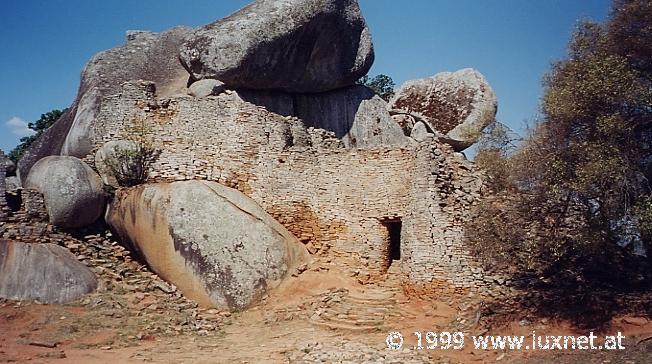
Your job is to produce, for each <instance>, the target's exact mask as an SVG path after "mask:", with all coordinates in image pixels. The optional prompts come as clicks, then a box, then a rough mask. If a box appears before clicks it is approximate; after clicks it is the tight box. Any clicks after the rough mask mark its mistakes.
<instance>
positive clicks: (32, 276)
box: [0, 240, 97, 303]
mask: <svg viewBox="0 0 652 364" xmlns="http://www.w3.org/2000/svg"><path fill="white" fill-rule="evenodd" d="M0 272H2V274H0V297H2V298H6V299H12V300H38V301H40V302H42V303H68V302H71V301H74V300H76V299H78V298H80V297H82V296H83V295H85V294H87V293H91V292H93V291H95V289H96V288H97V280H96V278H95V274H93V272H91V271H90V269H88V267H86V266H85V265H84V264H82V263H80V262H79V261H78V260H77V259H76V258H75V256H74V255H72V253H70V252H69V251H68V250H67V249H65V248H63V247H60V246H58V245H55V244H27V243H21V242H14V241H6V240H0Z"/></svg>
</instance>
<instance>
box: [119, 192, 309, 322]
mask: <svg viewBox="0 0 652 364" xmlns="http://www.w3.org/2000/svg"><path fill="white" fill-rule="evenodd" d="M107 222H108V223H109V224H110V225H111V227H112V228H113V229H114V230H115V231H116V232H117V233H118V235H119V236H120V237H121V238H122V239H123V240H124V241H125V242H128V243H129V244H131V245H132V248H133V249H134V250H135V251H137V252H138V253H139V254H141V255H142V256H143V257H144V259H145V260H146V261H147V263H148V264H149V265H150V267H151V268H152V269H153V270H154V271H155V272H156V273H157V274H158V275H159V276H161V277H162V278H163V279H165V280H167V281H168V282H170V283H173V284H174V285H176V286H177V287H178V288H179V289H180V290H181V291H182V292H183V293H184V295H186V296H187V297H189V298H191V299H193V300H195V301H197V302H198V303H200V304H202V305H204V306H217V307H223V308H229V309H235V310H238V309H243V308H246V307H247V306H249V305H250V304H252V303H254V302H256V301H257V300H258V299H259V298H260V297H262V295H263V294H264V292H265V291H267V290H268V289H269V288H272V287H275V286H276V285H277V284H278V283H279V282H280V281H281V279H283V278H284V277H285V276H286V275H287V274H288V273H289V272H290V273H291V269H292V268H293V267H295V266H296V265H298V264H299V263H300V262H302V261H304V260H305V259H306V258H307V252H306V250H305V247H304V246H303V245H302V244H301V243H300V242H299V241H298V240H297V239H296V238H295V237H294V236H292V234H290V233H289V232H288V231H287V230H286V229H285V228H284V227H283V226H282V225H280V224H279V223H278V222H277V221H276V220H274V219H273V218H272V217H271V216H269V215H268V214H267V213H266V212H265V211H264V210H263V209H262V208H260V207H259V206H258V205H257V204H256V203H255V202H254V201H253V200H251V199H250V198H248V197H246V196H245V195H243V194H241V193H240V192H238V191H237V190H233V189H230V188H227V187H225V186H222V185H220V184H217V183H214V182H206V181H187V182H175V183H170V184H166V183H159V184H152V185H145V186H140V187H137V188H134V189H130V190H126V191H123V192H121V193H119V194H118V195H117V196H116V198H115V200H114V202H113V203H112V204H111V207H110V208H109V211H108V213H107Z"/></svg>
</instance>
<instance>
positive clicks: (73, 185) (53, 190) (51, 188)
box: [25, 156, 106, 228]
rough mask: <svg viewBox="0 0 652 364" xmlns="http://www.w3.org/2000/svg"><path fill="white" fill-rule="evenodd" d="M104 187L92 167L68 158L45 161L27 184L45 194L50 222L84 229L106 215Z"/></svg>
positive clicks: (32, 172)
mask: <svg viewBox="0 0 652 364" xmlns="http://www.w3.org/2000/svg"><path fill="white" fill-rule="evenodd" d="M103 187H104V186H103V184H102V180H101V179H100V177H99V176H98V175H97V173H95V171H93V170H92V169H91V167H89V166H88V165H87V164H86V163H84V162H83V161H81V160H80V159H77V158H75V157H66V156H51V157H45V158H43V159H41V160H40V161H38V162H37V163H36V164H35V165H34V167H32V169H31V171H30V172H29V175H28V176H27V181H26V182H25V188H30V189H35V190H37V191H39V192H40V193H42V194H43V197H44V199H45V205H46V208H47V211H48V216H49V217H50V223H51V224H53V225H56V226H59V227H62V228H78V227H83V226H86V225H89V224H91V223H93V222H95V220H97V219H98V218H99V217H100V216H102V214H103V212H104V208H105V200H106V197H105V194H104V190H103Z"/></svg>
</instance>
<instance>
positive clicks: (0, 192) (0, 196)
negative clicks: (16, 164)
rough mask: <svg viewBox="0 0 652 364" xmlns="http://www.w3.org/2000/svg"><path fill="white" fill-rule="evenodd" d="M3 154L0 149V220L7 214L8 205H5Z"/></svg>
mask: <svg viewBox="0 0 652 364" xmlns="http://www.w3.org/2000/svg"><path fill="white" fill-rule="evenodd" d="M6 158H7V157H5V154H4V152H3V151H2V150H0V221H2V220H4V219H6V218H7V216H9V207H8V205H7V198H6V194H7V182H6V176H7V165H6V164H5V159H6Z"/></svg>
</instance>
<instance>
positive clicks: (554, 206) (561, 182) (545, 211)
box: [468, 0, 652, 283]
mask: <svg viewBox="0 0 652 364" xmlns="http://www.w3.org/2000/svg"><path fill="white" fill-rule="evenodd" d="M651 34H652V2H650V1H648V0H616V1H615V2H614V3H613V5H612V10H611V13H610V16H609V19H608V20H607V22H606V23H605V24H597V23H593V22H584V23H581V24H580V25H579V27H578V30H577V31H576V32H575V34H574V36H573V38H572V40H571V42H570V45H569V55H568V58H567V59H565V60H562V61H559V62H556V63H554V64H553V65H552V69H551V71H550V72H549V74H547V75H546V77H545V79H544V86H545V93H544V97H543V99H542V103H541V110H542V120H541V121H540V122H539V123H538V124H537V125H536V126H535V127H534V129H533V130H531V132H530V134H529V136H528V138H526V140H524V142H523V143H522V144H521V145H520V146H519V148H518V149H517V150H516V151H514V152H513V153H512V155H510V156H509V163H508V164H509V166H508V167H507V168H508V171H507V172H505V173H508V174H509V178H508V179H507V180H508V183H509V184H510V186H509V188H503V189H502V190H501V192H500V193H496V194H494V195H493V196H490V197H489V198H488V199H487V201H485V202H484V203H483V204H481V206H480V208H479V212H478V218H477V219H474V221H471V222H470V224H469V227H468V235H469V238H470V243H471V246H472V247H473V249H474V251H475V252H476V253H477V254H479V255H481V256H483V258H484V259H485V261H486V262H488V263H489V265H492V264H493V265H497V264H503V265H506V266H511V267H512V268H514V269H515V270H516V271H523V270H527V271H533V272H536V273H537V274H540V275H543V276H552V275H567V276H571V277H572V278H574V279H579V280H583V281H594V282H598V281H602V282H603V283H604V282H606V281H611V282H614V281H615V280H619V279H623V277H630V278H631V277H635V276H636V277H640V274H641V271H644V272H645V274H649V272H650V271H649V265H645V264H642V263H645V262H642V263H641V259H639V258H640V255H641V253H642V252H643V251H647V256H648V257H652V244H650V242H651V241H652V225H651V224H652V198H651V196H652V191H651V189H650V184H649V178H650V177H652V174H651V173H650V171H651V170H652V168H650V167H651V166H652V38H651ZM639 263H640V264H639ZM641 267H642V268H641ZM622 282H623V281H621V283H622Z"/></svg>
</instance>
